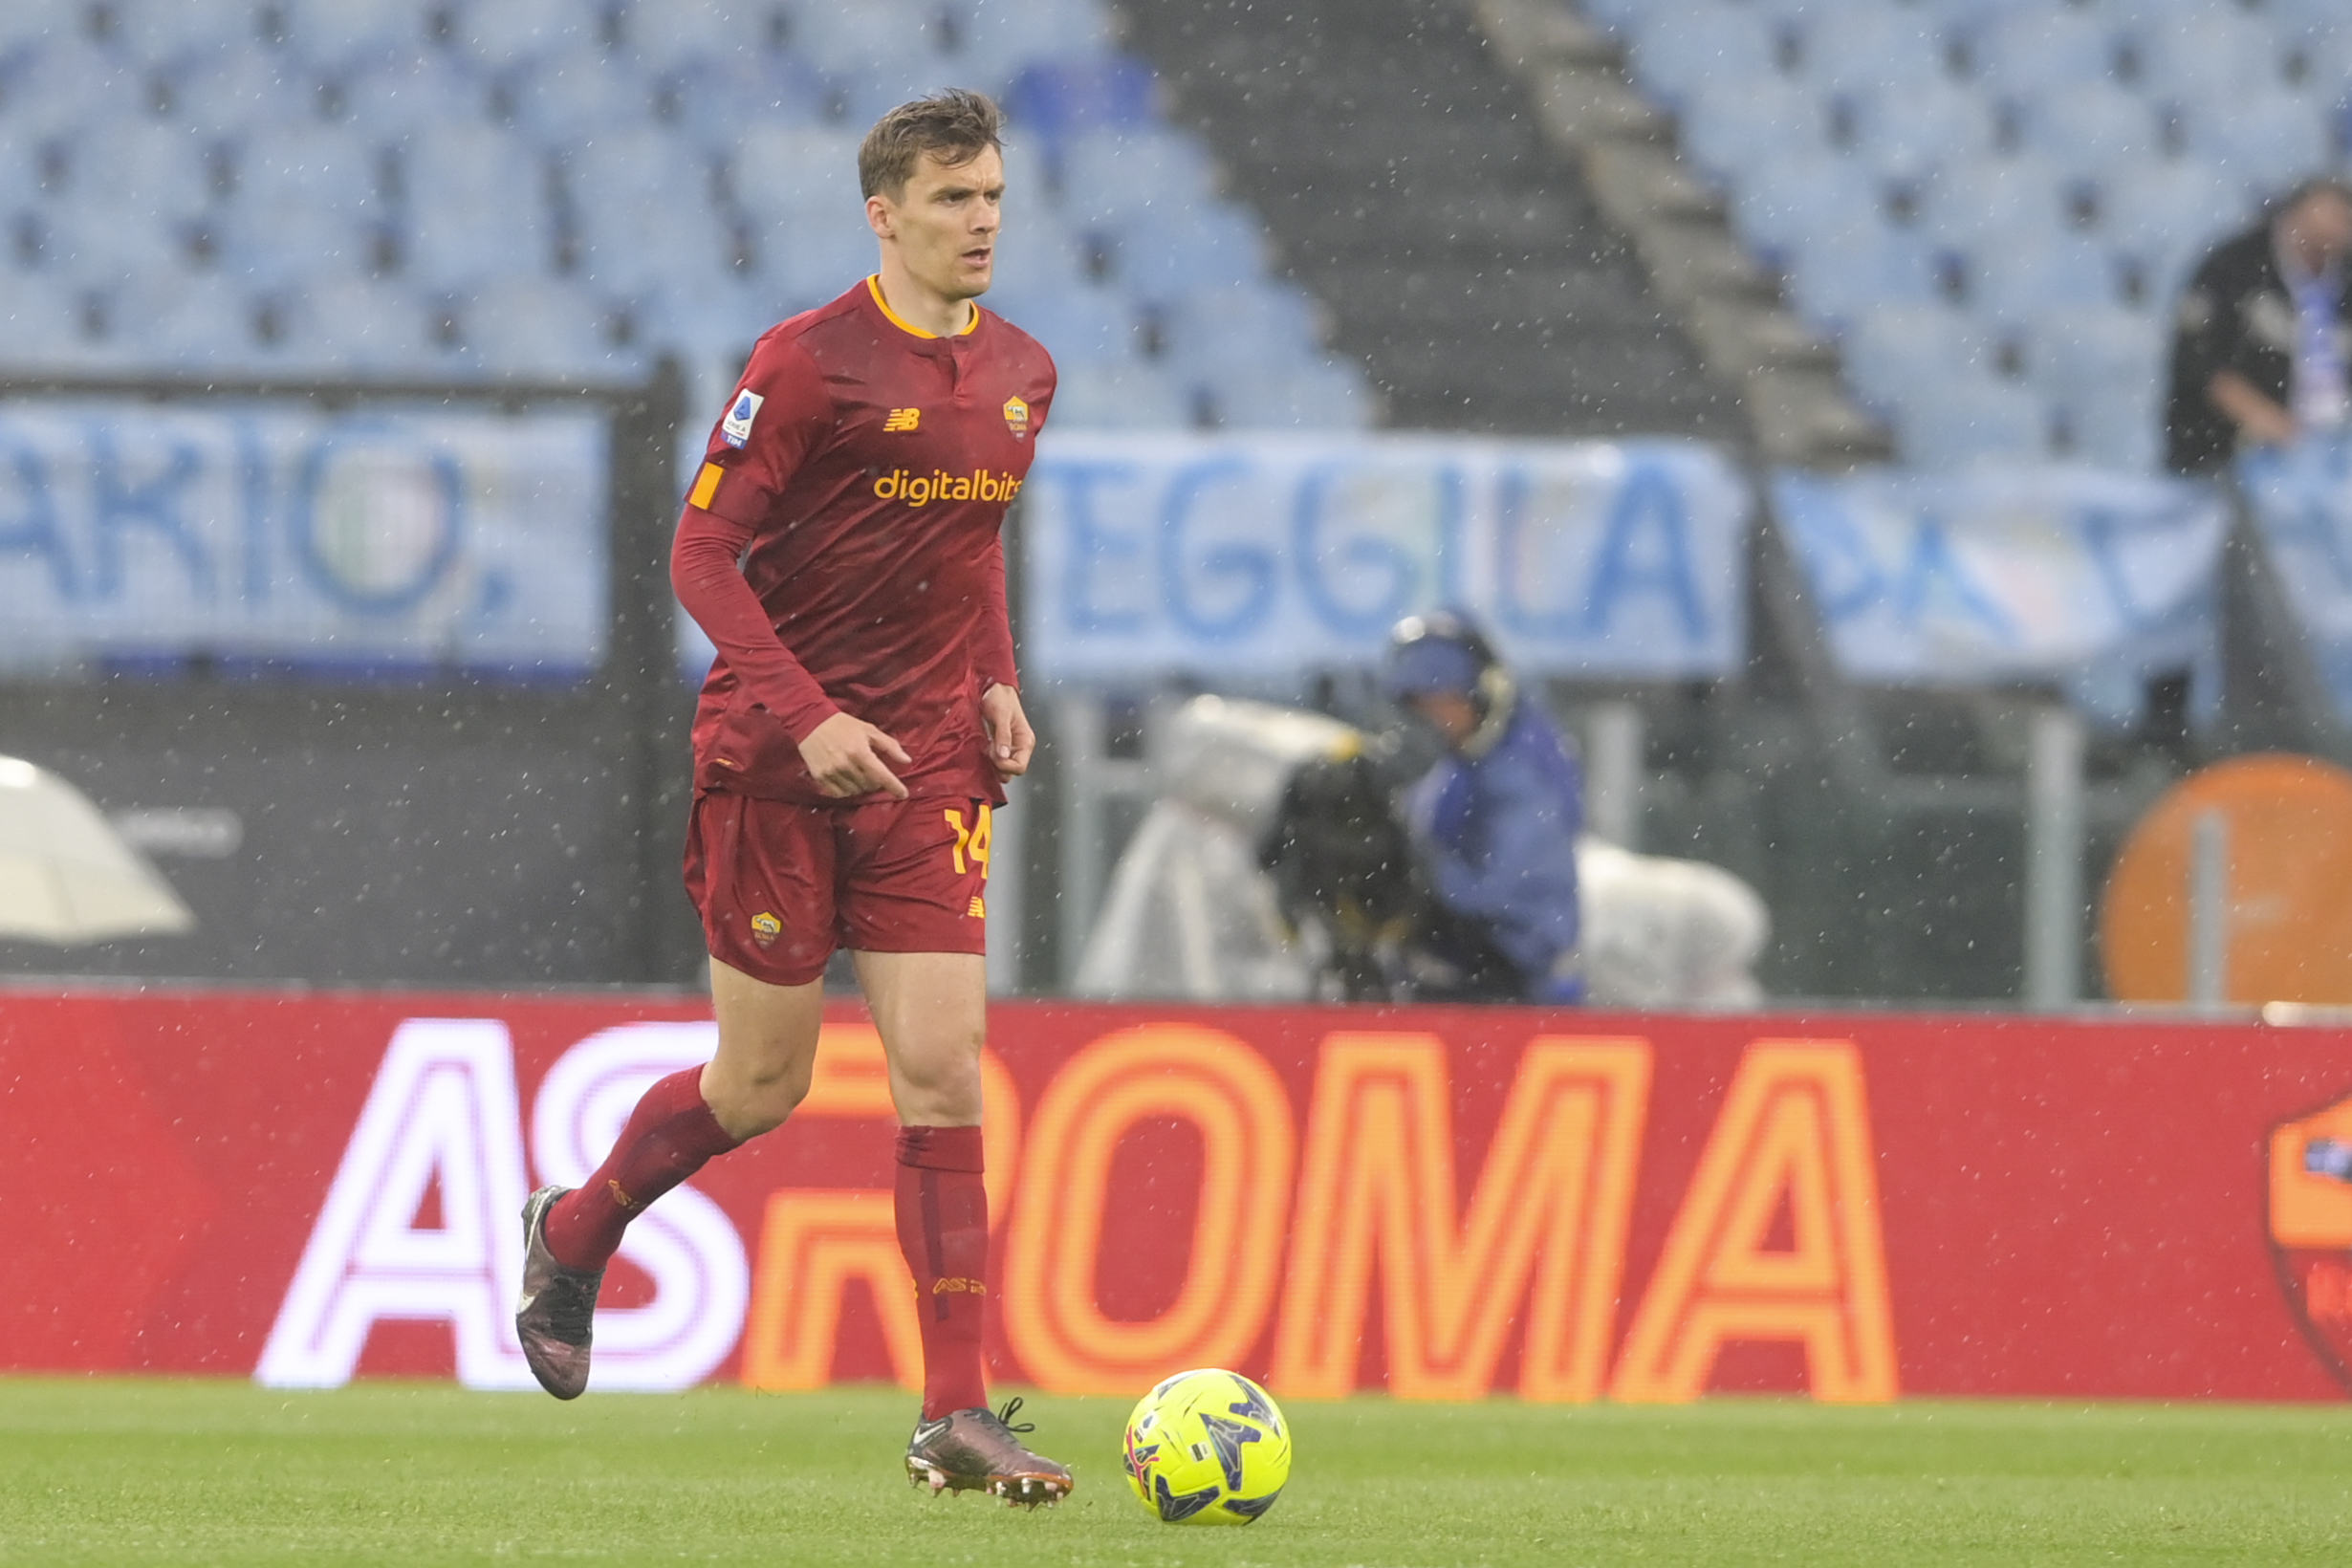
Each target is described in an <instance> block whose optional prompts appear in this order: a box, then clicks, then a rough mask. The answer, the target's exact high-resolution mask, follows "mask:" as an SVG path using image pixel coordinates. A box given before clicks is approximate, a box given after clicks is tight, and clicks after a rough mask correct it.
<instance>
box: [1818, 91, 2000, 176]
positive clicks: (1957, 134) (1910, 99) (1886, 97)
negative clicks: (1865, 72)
mask: <svg viewBox="0 0 2352 1568" xmlns="http://www.w3.org/2000/svg"><path fill="white" fill-rule="evenodd" d="M1840 104H1841V105H1842V107H1843V109H1844V115H1843V117H1842V118H1843V119H1844V120H1845V121H1846V123H1847V124H1848V126H1849V127H1850V134H1851V136H1852V141H1853V148H1852V155H1853V156H1854V157H1855V158H1856V159H1858V160H1860V161H1861V162H1862V163H1863V164H1864V165H1865V166H1867V167H1868V168H1870V169H1871V170H1873V171H1874V172H1875V173H1877V174H1878V175H1879V176H1881V177H1882V178H1884V179H1887V180H1893V181H1904V182H1913V181H1920V180H1925V179H1927V178H1930V177H1932V176H1933V175H1934V174H1936V173H1937V172H1938V171H1940V170H1942V169H1945V168H1949V167H1954V166H1957V165H1960V164H1964V163H1973V162H1976V161H1979V160H1983V159H1988V158H1991V157H1993V154H1994V150H1995V149H1994V139H1995V134H1996V126H1995V123H1994V119H1993V111H1992V109H1991V108H1990V107H1989V106H1988V105H1987V104H1986V102H1985V99H1984V97H1983V95H1981V94H1979V93H1974V92H1971V91H1970V90H1969V89H1967V88H1965V87H1962V86H1960V85H1958V84H1956V83H1954V82H1952V81H1951V80H1950V79H1949V78H1948V77H1944V76H1934V77H1930V78H1928V79H1927V80H1924V81H1917V82H1906V83H1900V84H1887V85H1880V86H1872V87H1866V88H1862V89H1857V90H1854V91H1850V92H1847V93H1845V94H1843V95H1841V96H1840Z"/></svg>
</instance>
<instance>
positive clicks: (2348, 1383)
mask: <svg viewBox="0 0 2352 1568" xmlns="http://www.w3.org/2000/svg"><path fill="white" fill-rule="evenodd" d="M2269 1194H2270V1195H2269V1207H2270V1241H2271V1256H2272V1258H2273V1260H2274V1261H2275V1262H2276V1264H2277V1267H2278V1283H2279V1285H2280V1287H2281V1288H2283V1289H2284V1290H2285V1291H2286V1293H2287V1304H2288V1305H2289V1306H2290V1307H2292V1308H2294V1309H2295V1316H2296V1318H2297V1320H2298V1322H2299V1323H2301V1325H2302V1329H2303V1337H2304V1338H2305V1339H2309V1340H2310V1341H2311V1347H2312V1348H2313V1349H2314V1350H2316V1351H2318V1352H2319V1360H2320V1361H2324V1362H2326V1363H2327V1369H2328V1370H2329V1371H2330V1372H2333V1373H2334V1374H2335V1375H2336V1381H2337V1382H2338V1383H2342V1384H2343V1385H2344V1389H2345V1391H2346V1392H2347V1393H2352V1094H2347V1095H2345V1096H2344V1097H2343V1098H2342V1099H2341V1100H2336V1101H2335V1102H2334V1103H2332V1104H2328V1105H2323V1106H2321V1107H2320V1108H2319V1109H2318V1110H2316V1111H2313V1112H2311V1113H2310V1114H2309V1115H2306V1116H2302V1117H2298V1118H2297V1119H2296V1120H2294V1121H2292V1122H2280V1123H2279V1124H2278V1125H2277V1126H2276V1127H2274V1128H2272V1129H2271V1146H2270V1183H2269Z"/></svg>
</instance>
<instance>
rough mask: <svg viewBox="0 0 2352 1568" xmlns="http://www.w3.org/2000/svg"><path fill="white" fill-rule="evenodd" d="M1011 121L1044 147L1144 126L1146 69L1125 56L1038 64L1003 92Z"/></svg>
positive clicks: (1148, 86)
mask: <svg viewBox="0 0 2352 1568" xmlns="http://www.w3.org/2000/svg"><path fill="white" fill-rule="evenodd" d="M1005 108H1006V112H1007V113H1008V114H1009V115H1010V116H1011V118H1012V120H1013V123H1014V124H1016V125H1020V126H1022V127H1024V128H1026V129H1028V130H1030V131H1033V132H1034V133H1035V134H1037V135H1039V136H1042V137H1044V138H1045V139H1046V140H1048V141H1049V142H1064V141H1067V140H1069V139H1070V138H1072V137H1074V136H1077V135H1078V133H1080V132H1082V131H1089V130H1106V129H1113V130H1115V129H1120V128H1122V127H1127V126H1140V125H1148V124H1149V123H1151V119H1152V77H1151V68H1150V67H1148V66H1146V65H1144V64H1143V61H1141V60H1138V59H1135V58H1132V57H1131V56H1129V55H1125V54H1077V55H1072V56H1069V57H1067V58H1062V59H1053V60H1039V61H1035V62H1034V63H1032V64H1031V65H1029V66H1028V67H1027V68H1026V69H1024V70H1023V71H1022V72H1021V73H1020V75H1018V76H1015V77H1013V81H1012V84H1011V85H1010V86H1009V87H1007V88H1006V90H1005Z"/></svg>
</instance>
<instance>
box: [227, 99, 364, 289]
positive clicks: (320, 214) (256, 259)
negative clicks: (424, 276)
mask: <svg viewBox="0 0 2352 1568" xmlns="http://www.w3.org/2000/svg"><path fill="white" fill-rule="evenodd" d="M237 167H238V175H237V189H236V194H235V195H234V197H233V198H232V199H231V200H230V201H229V203H228V204H227V206H226V209H225V213H224V216H225V219H226V224H225V230H224V250H225V253H226V255H227V256H228V257H229V260H231V261H232V262H233V263H234V264H235V265H237V266H238V267H240V268H243V269H245V270H246V271H248V272H251V273H252V274H253V275H254V276H255V277H257V278H259V279H261V280H262V281H264V282H267V283H290V282H297V281H299V280H301V279H302V278H304V277H306V276H308V275H311V274H313V273H314V272H317V273H333V272H362V271H367V270H369V269H371V268H372V267H373V265H374V260H375V250H376V240H377V236H378V234H379V232H380V231H381V226H382V225H383V224H385V223H386V222H388V221H389V218H390V212H389V210H388V209H387V208H386V207H385V206H384V205H383V203H382V201H381V196H380V181H381V168H382V153H381V149H380V148H379V147H377V146H376V145H375V144H374V143H373V142H370V141H369V140H368V139H367V138H366V137H365V136H364V135H363V134H361V133H360V131H359V129H358V128H357V127H355V126H350V125H315V124H314V125H280V126H274V127H270V128H268V129H267V130H266V131H265V132H262V133H257V134H255V135H254V136H252V137H251V138H250V139H249V140H248V141H247V142H246V143H245V145H244V147H243V148H242V149H241V150H240V152H239V155H238V158H237Z"/></svg>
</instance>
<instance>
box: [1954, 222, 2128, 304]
mask: <svg viewBox="0 0 2352 1568" xmlns="http://www.w3.org/2000/svg"><path fill="white" fill-rule="evenodd" d="M1965 266H1966V300H1967V305H1968V308H1969V310H1970V311H1971V313H1972V314H1974V315H1976V316H1980V317H1981V318H1983V319H1985V320H1988V321H1996V322H2003V323H2014V322H2018V321H2023V320H2026V319H2029V318H2031V317H2033V316H2036V315H2037V314H2039V313H2040V312H2041V311H2042V310H2044V309H2045V308H2047V307H2050V306H2056V305H2081V306H2107V305H2112V304H2115V303H2116V302H2117V300H2118V298H2119V296H2120V287H2121V272H2120V269H2119V268H2118V266H2117V262H2116V258H2115V256H2114V255H2113V253H2112V252H2110V251H2108V250H2104V249H2103V248H2102V247H2101V246H2099V245H2097V244H2095V243H2093V242H2092V241H2091V240H2089V239H2087V238H2085V237H2084V236H2082V235H2080V234H2072V233H2058V234H2049V235H2044V236H2040V237H2038V238H2036V236H2032V235H2025V234H2020V235H2016V236H2014V237H2013V238H2012V239H2011V240H2009V241H2008V242H2006V243H1993V244H1987V245H1984V246H1981V247H1979V248H1977V249H1976V250H1973V251H1971V252H1970V253H1969V254H1968V256H1967V258H1966V264H1965Z"/></svg>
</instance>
